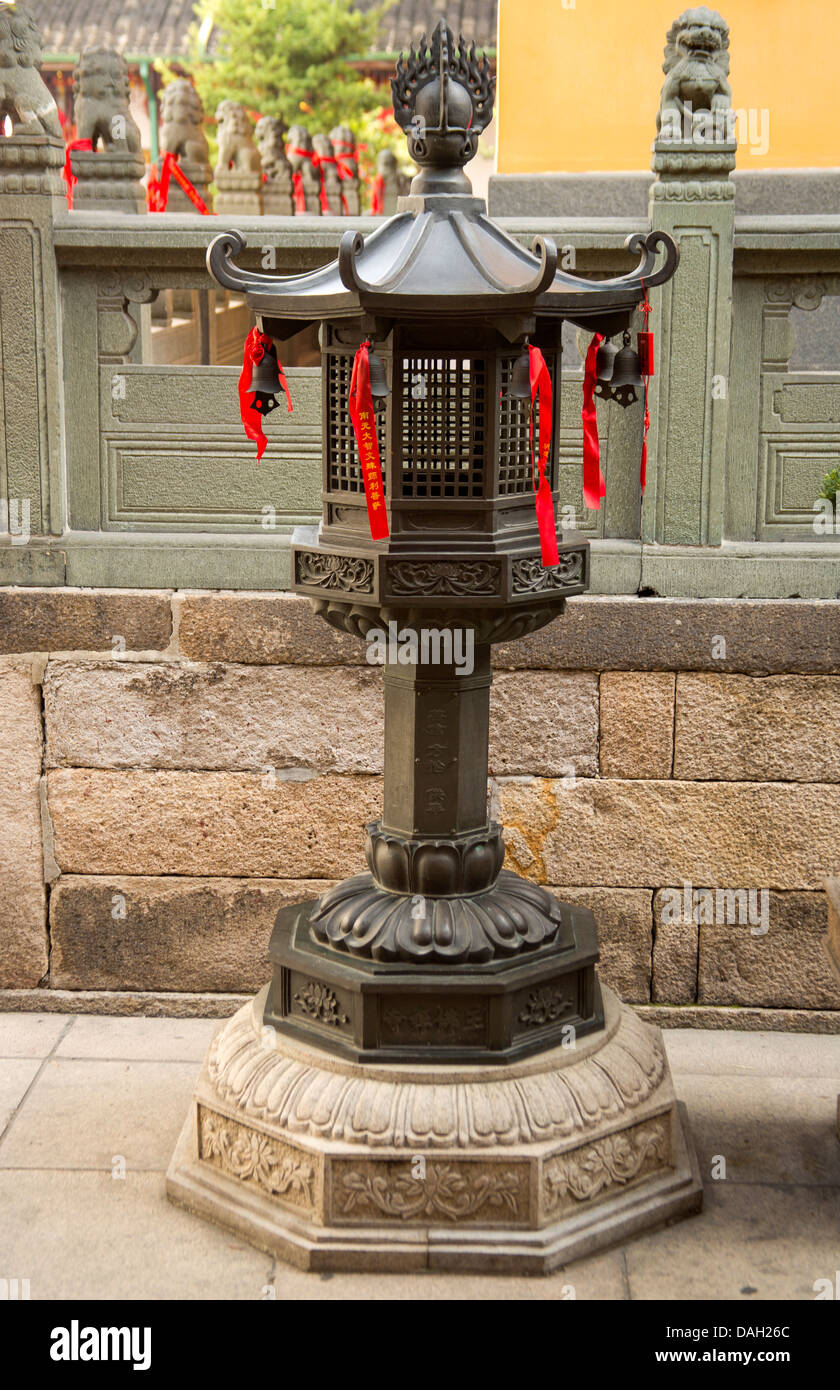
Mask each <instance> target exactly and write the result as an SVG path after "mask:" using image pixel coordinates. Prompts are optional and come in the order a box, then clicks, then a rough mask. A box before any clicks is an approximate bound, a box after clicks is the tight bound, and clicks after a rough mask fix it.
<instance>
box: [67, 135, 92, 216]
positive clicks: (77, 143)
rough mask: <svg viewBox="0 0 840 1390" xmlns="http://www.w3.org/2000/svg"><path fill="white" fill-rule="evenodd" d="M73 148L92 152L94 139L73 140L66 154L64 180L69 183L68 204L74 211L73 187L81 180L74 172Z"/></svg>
mask: <svg viewBox="0 0 840 1390" xmlns="http://www.w3.org/2000/svg"><path fill="white" fill-rule="evenodd" d="M73 150H89V151H91V152H92V151H93V141H92V140H71V141H70V143H69V145H68V146H67V153H66V154H65V156H64V182H65V183H66V184H67V206H68V208H69V209H70V211H71V212H72V211H73V189H74V187H75V186H76V184H77V183H78V182H79V180H78V179H77V178H76V175H75V174H74V173H73V161H72V160H71V158H70V155H71V153H72V151H73Z"/></svg>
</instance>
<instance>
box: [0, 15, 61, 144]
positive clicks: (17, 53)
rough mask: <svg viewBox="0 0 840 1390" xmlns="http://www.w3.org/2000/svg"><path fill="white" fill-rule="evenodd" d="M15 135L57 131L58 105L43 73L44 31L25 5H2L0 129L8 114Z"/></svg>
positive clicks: (0, 25)
mask: <svg viewBox="0 0 840 1390" xmlns="http://www.w3.org/2000/svg"><path fill="white" fill-rule="evenodd" d="M7 116H8V117H9V119H10V121H11V122H12V133H13V134H14V135H55V136H58V138H59V140H62V139H63V137H62V134H61V122H60V121H59V119H58V109H57V107H56V104H55V102H54V101H53V98H52V95H51V93H50V91H49V88H48V87H47V84H46V82H45V81H44V79H43V77H42V76H41V34H40V31H39V29H38V26H37V24H36V23H35V20H34V19H33V18H32V16H31V14H29V13H28V12H27V11H26V10H25V9H24V8H23V6H22V5H8V6H3V7H0V131H2V129H3V123H4V121H5V118H6V117H7Z"/></svg>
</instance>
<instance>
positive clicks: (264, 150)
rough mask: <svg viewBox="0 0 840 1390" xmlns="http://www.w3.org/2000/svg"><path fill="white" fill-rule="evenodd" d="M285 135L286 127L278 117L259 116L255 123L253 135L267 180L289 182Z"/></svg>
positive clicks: (289, 173)
mask: <svg viewBox="0 0 840 1390" xmlns="http://www.w3.org/2000/svg"><path fill="white" fill-rule="evenodd" d="M285 134H286V127H285V125H284V123H283V122H282V121H281V120H280V119H279V117H278V116H261V117H260V119H259V120H258V121H257V125H256V129H255V131H254V135H255V137H256V141H257V148H258V149H259V152H260V160H261V161H262V167H263V170H264V171H265V174H266V176H267V177H268V178H269V179H276V178H281V179H283V178H285V179H288V180H289V181H291V167H290V165H289V161H288V159H287V158H286V144H285V140H284V136H285Z"/></svg>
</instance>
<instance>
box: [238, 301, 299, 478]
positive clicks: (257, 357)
mask: <svg viewBox="0 0 840 1390" xmlns="http://www.w3.org/2000/svg"><path fill="white" fill-rule="evenodd" d="M270 347H271V339H270V338H269V336H268V334H267V333H261V332H260V330H259V329H258V328H252V329H251V332H250V333H249V334H248V337H247V338H246V339H245V354H244V356H243V359H242V371H241V372H240V373H239V414H240V417H241V419H242V425H243V428H244V430H245V433H246V434H247V436H248V438H249V439H253V441H254V443H255V444H256V446H257V462H259V460H260V459H261V458H262V456H263V454H264V453H265V447H266V445H267V443H268V440H267V439H266V437H265V431H264V429H263V417H262V415H261V414H260V412H259V411H258V410H257V409H255V407H254V396H255V394H256V392H254V391H253V390H252V389H251V373H252V371H253V369H254V366H255V364H256V363H257V362H262V360H263V358H264V357H265V354H266V352H267V351H268V349H269V348H270ZM277 371H278V374H279V376H280V385H281V386H282V387H283V390H284V391H285V393H286V400H287V402H288V409H289V410H291V409H292V398H291V396H290V395H289V388H288V385H287V384H286V374H285V372H284V371H283V368H282V366H281V365H280V362H279V361H278V363H277Z"/></svg>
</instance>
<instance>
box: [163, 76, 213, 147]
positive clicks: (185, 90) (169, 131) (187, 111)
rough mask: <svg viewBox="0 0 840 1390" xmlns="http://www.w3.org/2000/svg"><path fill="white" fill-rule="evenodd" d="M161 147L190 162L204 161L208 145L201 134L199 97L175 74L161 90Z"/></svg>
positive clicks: (202, 115) (189, 83)
mask: <svg viewBox="0 0 840 1390" xmlns="http://www.w3.org/2000/svg"><path fill="white" fill-rule="evenodd" d="M160 120H161V126H160V147H161V149H162V150H163V152H164V153H165V154H166V153H171V154H174V155H177V157H178V158H179V159H181V160H186V161H187V162H189V163H192V164H207V163H208V162H209V159H210V149H209V146H208V144H207V137H206V136H205V134H204V107H203V106H202V104H201V97H200V96H199V95H198V92H197V91H196V90H195V87H194V86H193V85H192V83H191V82H188V81H187V79H186V78H185V77H176V79H175V81H174V82H170V83H168V85H167V86H166V87H164V89H163V91H162V92H161V94H160Z"/></svg>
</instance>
